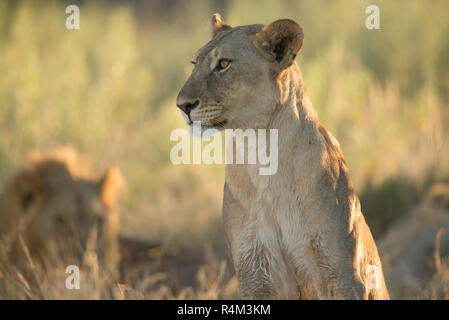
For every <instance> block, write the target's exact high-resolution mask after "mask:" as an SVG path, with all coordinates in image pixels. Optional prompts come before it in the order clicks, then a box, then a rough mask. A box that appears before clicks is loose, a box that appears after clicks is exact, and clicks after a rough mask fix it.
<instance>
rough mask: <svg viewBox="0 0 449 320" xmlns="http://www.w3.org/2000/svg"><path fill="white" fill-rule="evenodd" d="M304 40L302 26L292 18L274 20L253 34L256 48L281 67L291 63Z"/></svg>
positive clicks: (283, 67)
mask: <svg viewBox="0 0 449 320" xmlns="http://www.w3.org/2000/svg"><path fill="white" fill-rule="evenodd" d="M303 42H304V33H303V32H302V28H301V27H300V26H299V25H298V24H297V23H296V22H295V21H293V20H290V19H281V20H276V21H275V22H273V23H271V24H270V25H268V26H265V27H264V28H263V29H262V30H261V31H259V32H258V33H257V34H256V35H255V39H254V44H255V45H256V48H257V49H258V50H259V51H260V52H261V53H262V54H263V55H264V56H265V57H266V58H268V59H269V60H274V61H276V62H277V63H278V64H279V66H280V68H281V69H285V68H287V67H289V66H291V65H292V63H293V61H294V60H295V58H296V55H297V54H298V52H299V50H300V49H301V47H302V44H303Z"/></svg>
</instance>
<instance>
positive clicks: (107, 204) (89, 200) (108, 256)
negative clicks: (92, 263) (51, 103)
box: [0, 148, 124, 265]
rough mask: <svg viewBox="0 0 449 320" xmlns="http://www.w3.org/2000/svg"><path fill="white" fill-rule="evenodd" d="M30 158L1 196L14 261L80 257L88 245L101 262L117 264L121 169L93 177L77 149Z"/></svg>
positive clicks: (1, 222)
mask: <svg viewBox="0 0 449 320" xmlns="http://www.w3.org/2000/svg"><path fill="white" fill-rule="evenodd" d="M28 158H29V159H28V160H29V161H28V162H29V164H28V166H27V167H26V168H24V169H22V170H21V171H19V172H18V173H17V174H16V175H15V176H13V178H12V180H11V182H10V184H9V185H8V186H7V188H6V190H5V191H4V192H3V195H2V197H1V198H0V239H2V240H3V241H2V242H3V244H6V246H7V247H9V250H8V251H9V253H8V256H9V258H10V261H12V262H18V261H20V260H23V259H25V258H26V257H27V252H26V251H27V250H28V252H29V256H31V257H33V258H36V259H38V260H39V261H43V260H45V259H46V258H48V257H49V255H50V254H53V253H58V257H59V258H62V259H65V258H66V257H71V258H69V259H73V257H78V258H80V259H82V258H83V256H84V254H85V252H86V249H87V248H89V247H90V248H92V249H94V250H95V252H96V253H97V255H98V257H99V260H101V261H102V262H104V263H106V264H108V265H114V264H116V262H117V260H118V248H117V246H118V245H117V242H118V240H117V237H118V218H119V217H118V209H117V195H118V192H119V190H120V188H121V187H122V186H123V183H124V181H123V178H122V175H121V173H120V170H119V169H118V168H117V167H111V168H109V169H108V170H107V172H106V173H104V174H103V175H102V176H101V177H98V178H94V177H92V176H91V175H90V173H89V170H88V168H87V163H86V161H85V160H84V159H83V158H82V157H80V156H79V154H78V153H77V151H76V150H74V149H73V148H60V149H56V150H52V151H49V152H40V151H36V152H32V153H31V154H30V155H29V157H28ZM20 239H22V240H23V241H19V240H20ZM70 262H72V261H70ZM72 263H73V262H72Z"/></svg>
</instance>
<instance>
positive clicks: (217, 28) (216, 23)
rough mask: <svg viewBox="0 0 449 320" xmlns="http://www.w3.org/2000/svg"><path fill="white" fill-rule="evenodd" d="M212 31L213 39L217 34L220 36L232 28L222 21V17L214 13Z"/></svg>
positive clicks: (211, 24) (211, 23)
mask: <svg viewBox="0 0 449 320" xmlns="http://www.w3.org/2000/svg"><path fill="white" fill-rule="evenodd" d="M210 27H211V28H210V29H211V33H212V38H215V36H216V35H217V34H219V33H220V32H222V31H225V30H228V29H231V28H232V27H231V26H230V25H229V24H227V23H225V22H224V21H223V20H221V15H220V14H219V13H214V14H213V15H212V20H211V21H210Z"/></svg>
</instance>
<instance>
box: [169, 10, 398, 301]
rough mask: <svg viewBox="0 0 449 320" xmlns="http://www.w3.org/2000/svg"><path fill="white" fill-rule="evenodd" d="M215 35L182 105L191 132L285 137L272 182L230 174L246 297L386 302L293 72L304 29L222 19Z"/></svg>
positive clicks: (231, 220)
mask: <svg viewBox="0 0 449 320" xmlns="http://www.w3.org/2000/svg"><path fill="white" fill-rule="evenodd" d="M211 26H212V28H211V29H212V36H213V39H212V40H211V41H210V42H208V43H207V44H206V45H205V46H204V47H202V48H201V49H199V50H198V52H197V54H196V56H195V58H194V61H193V63H194V65H195V66H194V69H193V71H192V74H191V76H190V77H189V79H188V80H187V82H186V83H185V84H184V86H183V88H182V89H181V91H180V93H179V95H178V97H177V105H178V107H179V108H180V109H181V110H182V114H183V116H184V118H185V120H186V122H187V123H188V124H189V125H192V123H193V122H195V121H200V122H201V125H202V126H204V127H206V128H211V127H212V128H216V129H219V130H221V129H228V128H229V129H237V128H240V129H243V130H245V129H249V128H252V129H277V130H278V137H279V140H278V152H279V159H278V171H277V172H276V173H275V174H274V175H266V176H263V175H259V174H258V173H259V171H258V169H259V168H260V163H256V164H243V165H242V164H239V165H236V164H227V165H226V182H225V186H224V199H223V219H224V226H225V231H226V235H227V238H228V244H229V249H230V255H231V259H232V261H233V263H234V267H235V270H236V273H237V277H238V280H239V290H240V293H241V295H242V297H243V298H248V299H265V298H275V299H296V298H301V299H317V298H319V299H329V298H332V299H388V298H389V296H388V291H387V289H386V286H385V281H384V276H383V271H382V265H381V262H380V259H379V255H378V252H377V248H376V245H375V243H374V240H373V237H372V235H371V232H370V229H369V227H368V226H367V224H366V222H365V219H364V217H363V215H362V212H361V208H360V203H359V200H358V198H357V196H356V194H355V192H354V188H353V185H352V183H351V180H350V178H349V175H348V168H347V166H346V163H345V160H344V157H343V154H342V151H341V149H340V146H339V144H338V142H337V141H336V139H335V138H334V137H333V136H332V135H331V134H330V133H328V131H327V130H326V129H325V128H324V127H323V126H322V125H321V124H320V122H319V121H318V117H317V114H316V112H315V110H314V109H313V106H312V104H311V102H310V100H309V98H308V96H307V94H306V92H305V90H304V85H303V81H302V76H301V72H300V70H299V68H298V65H297V64H296V62H295V57H296V55H297V53H298V52H299V50H300V49H301V47H302V45H303V40H304V35H303V32H302V28H301V27H300V26H299V25H298V24H297V23H296V22H294V21H292V20H288V19H282V20H277V21H275V22H273V23H271V24H270V25H267V26H264V25H248V26H239V27H234V28H232V27H231V26H229V25H228V24H226V23H224V22H223V21H222V20H221V17H220V15H219V14H214V15H213V17H212V22H211ZM267 131H268V130H267ZM247 151H248V150H247Z"/></svg>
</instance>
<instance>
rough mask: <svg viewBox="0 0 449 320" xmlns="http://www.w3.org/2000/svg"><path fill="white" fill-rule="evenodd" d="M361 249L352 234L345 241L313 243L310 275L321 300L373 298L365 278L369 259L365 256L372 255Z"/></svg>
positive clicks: (319, 241)
mask: <svg viewBox="0 0 449 320" xmlns="http://www.w3.org/2000/svg"><path fill="white" fill-rule="evenodd" d="M361 246H363V244H361V243H357V241H356V239H355V238H354V237H353V236H352V234H349V235H347V236H346V237H345V238H344V239H335V238H334V237H327V238H326V239H323V238H322V237H321V236H316V237H315V238H313V239H311V241H310V247H309V250H308V258H309V263H310V267H311V272H310V274H311V277H312V279H313V283H314V285H315V289H316V291H317V293H318V296H319V297H320V299H351V300H354V299H370V298H372V293H370V288H369V283H367V282H366V280H367V279H366V277H365V275H366V262H368V261H369V260H370V258H369V257H367V256H364V255H369V250H366V248H362V247H361ZM361 261H363V262H362V263H361ZM382 281H383V280H382Z"/></svg>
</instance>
